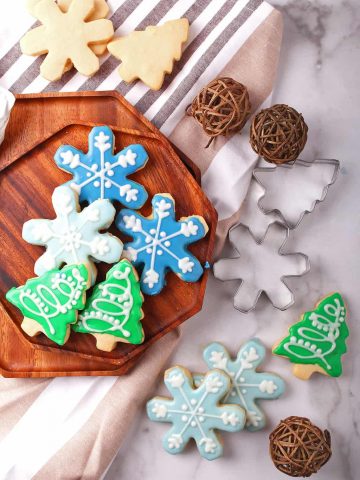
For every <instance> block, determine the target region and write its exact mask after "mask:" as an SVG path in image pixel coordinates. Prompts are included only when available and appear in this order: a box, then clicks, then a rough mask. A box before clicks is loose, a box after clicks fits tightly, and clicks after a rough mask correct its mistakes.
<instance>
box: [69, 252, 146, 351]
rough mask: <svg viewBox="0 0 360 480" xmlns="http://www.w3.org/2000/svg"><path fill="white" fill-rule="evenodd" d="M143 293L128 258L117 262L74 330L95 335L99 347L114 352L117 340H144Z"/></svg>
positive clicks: (132, 341)
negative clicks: (142, 320)
mask: <svg viewBox="0 0 360 480" xmlns="http://www.w3.org/2000/svg"><path fill="white" fill-rule="evenodd" d="M142 303H143V296H142V294H141V291H140V284H139V279H138V276H137V273H136V271H135V270H134V268H133V266H132V265H131V263H130V262H129V261H128V260H121V262H119V263H117V264H116V265H114V266H113V267H112V268H111V269H110V270H109V271H108V273H107V274H106V280H105V281H104V282H101V283H99V284H97V285H96V286H95V287H94V289H93V291H92V294H91V295H90V297H88V299H87V301H86V305H85V308H84V310H83V311H82V312H80V315H79V318H78V322H77V323H76V324H75V325H73V327H72V328H73V330H74V331H75V332H80V333H89V334H91V335H93V336H94V337H95V338H96V346H97V348H98V349H99V350H104V351H106V352H111V350H113V349H114V348H115V347H116V344H117V342H126V343H134V344H138V343H142V342H143V340H144V331H143V329H142V326H141V319H142V318H143V316H144V315H143V311H142V309H141V306H142Z"/></svg>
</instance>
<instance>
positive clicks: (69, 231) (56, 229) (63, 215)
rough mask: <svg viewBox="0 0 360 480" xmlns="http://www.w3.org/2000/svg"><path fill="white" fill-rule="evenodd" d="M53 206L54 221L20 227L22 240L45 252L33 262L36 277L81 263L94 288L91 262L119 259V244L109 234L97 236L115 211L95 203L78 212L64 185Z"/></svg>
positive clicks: (75, 198)
mask: <svg viewBox="0 0 360 480" xmlns="http://www.w3.org/2000/svg"><path fill="white" fill-rule="evenodd" d="M52 203H53V206H54V210H55V213H56V215H57V217H56V218H55V219H54V220H45V219H40V220H38V219H36V220H29V221H28V222H26V223H25V224H24V227H23V233H22V235H23V238H24V240H26V241H27V242H29V243H32V244H33V245H44V246H46V252H45V253H44V254H43V255H42V256H41V257H40V258H39V259H38V260H37V261H36V262H35V269H34V270H35V273H36V274H37V275H42V274H43V273H45V272H48V271H49V270H52V269H54V268H57V267H59V266H61V265H62V264H63V263H66V264H73V263H84V264H86V266H87V267H88V268H89V269H90V272H91V280H92V281H91V283H92V284H94V282H95V279H96V267H95V265H94V263H93V260H92V259H94V260H97V261H99V262H105V263H115V262H117V261H118V260H119V259H120V256H121V252H122V246H123V245H122V242H121V241H120V240H119V239H118V238H117V237H114V236H113V235H111V234H110V233H99V230H104V229H107V228H109V227H110V225H111V224H112V222H113V220H114V216H115V208H114V207H113V206H112V204H111V203H110V202H109V200H96V202H94V203H92V204H91V205H89V206H88V207H86V208H84V210H82V211H80V207H79V204H78V195H77V193H76V192H74V191H73V190H72V189H71V188H70V187H67V186H63V185H62V186H60V187H57V188H55V190H54V193H53V195H52Z"/></svg>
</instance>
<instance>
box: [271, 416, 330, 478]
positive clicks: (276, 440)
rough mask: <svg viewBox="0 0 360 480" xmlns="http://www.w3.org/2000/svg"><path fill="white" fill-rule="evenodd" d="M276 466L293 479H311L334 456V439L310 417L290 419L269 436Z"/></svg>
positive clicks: (282, 422) (284, 421)
mask: <svg viewBox="0 0 360 480" xmlns="http://www.w3.org/2000/svg"><path fill="white" fill-rule="evenodd" d="M270 455H271V458H272V461H273V462H274V465H275V467H276V468H277V469H278V470H280V471H281V472H283V473H286V474H287V475H290V476H291V477H310V475H312V474H313V473H316V472H317V471H318V470H319V469H320V468H321V467H322V466H323V465H324V464H325V463H326V462H327V461H328V460H329V458H330V457H331V437H330V432H328V431H327V430H324V432H323V431H322V430H320V428H318V427H317V426H316V425H314V424H312V423H311V422H310V420H309V419H308V418H304V417H288V418H285V420H282V421H281V422H280V423H279V425H278V426H277V427H276V428H275V430H274V431H273V432H272V433H271V434H270Z"/></svg>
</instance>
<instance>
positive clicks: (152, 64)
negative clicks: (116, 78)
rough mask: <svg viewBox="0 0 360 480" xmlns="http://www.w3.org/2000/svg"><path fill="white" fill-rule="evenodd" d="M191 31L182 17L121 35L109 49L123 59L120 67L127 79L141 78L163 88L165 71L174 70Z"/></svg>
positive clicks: (122, 74) (127, 80)
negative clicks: (124, 35) (158, 25)
mask: <svg viewBox="0 0 360 480" xmlns="http://www.w3.org/2000/svg"><path fill="white" fill-rule="evenodd" d="M188 34H189V21H188V20H187V19H186V18H180V19H178V20H170V21H169V22H166V23H164V25H161V26H160V27H153V26H149V27H147V28H146V29H145V30H144V31H141V32H139V31H135V32H132V33H130V35H128V36H127V37H122V38H117V39H115V40H114V41H113V42H111V43H109V45H108V50H109V52H110V53H111V54H112V55H114V57H116V58H118V59H119V60H121V61H122V64H121V65H120V67H119V69H118V71H119V74H120V76H121V78H122V79H123V80H124V81H125V82H127V83H130V82H133V81H134V80H136V79H137V78H139V79H140V80H141V81H142V82H144V83H145V85H147V86H148V87H149V88H151V89H152V90H159V89H160V88H161V86H162V84H163V82H164V77H165V74H166V73H171V72H172V69H173V66H174V60H180V58H181V54H182V50H181V49H182V44H183V43H185V42H186V41H187V39H188Z"/></svg>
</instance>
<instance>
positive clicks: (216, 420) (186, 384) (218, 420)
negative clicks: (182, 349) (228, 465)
mask: <svg viewBox="0 0 360 480" xmlns="http://www.w3.org/2000/svg"><path fill="white" fill-rule="evenodd" d="M230 384H231V383H230V378H229V377H228V375H227V374H226V373H224V372H221V371H220V370H211V371H210V372H208V373H207V374H206V375H205V377H204V380H203V382H202V384H201V385H200V386H199V387H198V388H194V385H193V380H192V377H191V374H190V372H189V371H188V370H187V369H186V368H182V367H173V368H170V369H169V370H167V371H166V372H165V385H166V387H167V389H168V390H169V392H170V393H171V394H172V396H173V399H170V398H164V397H155V398H153V399H152V400H150V401H149V402H148V403H147V413H148V416H149V418H150V420H154V421H156V422H171V423H172V424H173V426H172V428H171V429H170V430H169V431H168V433H167V434H166V435H165V437H164V438H163V446H164V448H165V450H166V451H167V452H169V453H173V454H176V453H180V452H182V451H183V450H184V448H185V447H186V445H187V443H188V442H189V440H190V439H191V438H193V439H194V440H195V441H196V445H197V447H198V450H199V452H200V455H201V456H202V457H204V458H206V459H207V460H214V459H215V458H218V457H220V456H221V455H222V452H223V447H222V444H221V442H220V440H219V438H218V437H217V435H216V434H215V432H214V430H215V429H217V430H225V431H227V432H239V431H240V430H242V428H243V427H244V423H245V412H244V409H242V408H241V407H239V406H238V405H231V404H220V400H221V399H222V398H224V396H225V395H226V394H227V392H229V390H230Z"/></svg>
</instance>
